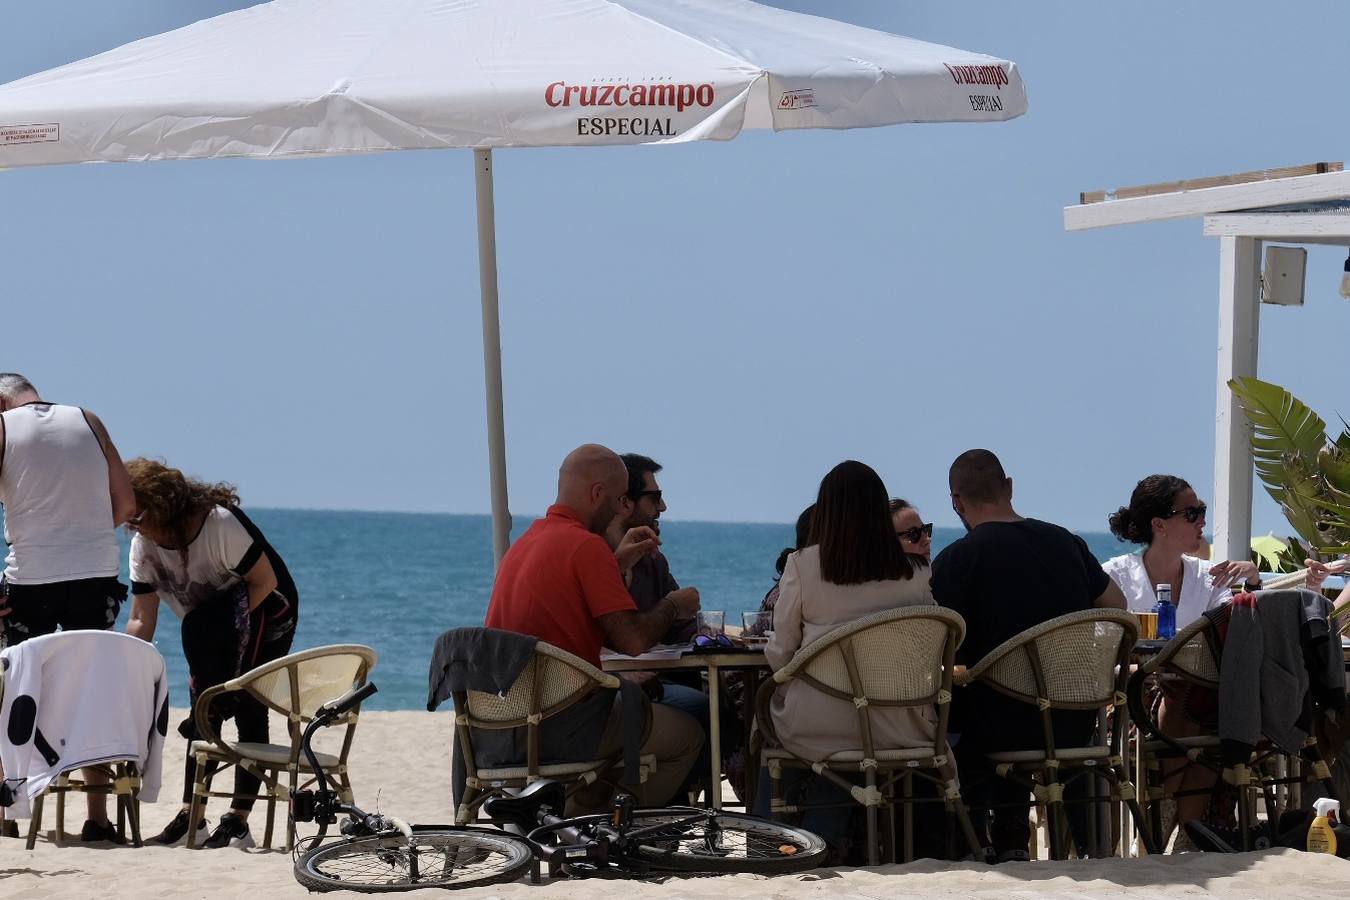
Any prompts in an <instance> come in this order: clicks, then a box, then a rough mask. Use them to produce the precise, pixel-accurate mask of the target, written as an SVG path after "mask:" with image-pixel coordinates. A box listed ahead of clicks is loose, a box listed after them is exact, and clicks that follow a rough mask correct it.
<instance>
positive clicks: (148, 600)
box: [127, 591, 159, 642]
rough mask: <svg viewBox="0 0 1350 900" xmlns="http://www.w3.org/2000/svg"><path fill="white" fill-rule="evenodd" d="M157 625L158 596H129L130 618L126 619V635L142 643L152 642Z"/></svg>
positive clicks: (154, 594) (153, 594)
mask: <svg viewBox="0 0 1350 900" xmlns="http://www.w3.org/2000/svg"><path fill="white" fill-rule="evenodd" d="M158 623H159V594H156V593H155V592H154V591H151V592H150V593H148V594H132V595H131V616H130V617H129V618H128V619H127V634H129V635H131V636H132V637H138V638H140V639H141V640H143V641H148V642H153V641H154V639H155V626H156V625H157V624H158Z"/></svg>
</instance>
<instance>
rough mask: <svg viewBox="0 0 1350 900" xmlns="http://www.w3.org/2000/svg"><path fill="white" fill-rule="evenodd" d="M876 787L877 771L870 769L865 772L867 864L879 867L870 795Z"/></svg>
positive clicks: (875, 827) (879, 859)
mask: <svg viewBox="0 0 1350 900" xmlns="http://www.w3.org/2000/svg"><path fill="white" fill-rule="evenodd" d="M876 787H877V770H876V769H874V768H870V769H868V770H867V793H868V795H869V799H868V802H867V807H866V809H867V864H868V865H869V866H879V865H881V858H880V856H881V854H880V853H879V852H878V850H877V805H876V803H874V802H872V800H871V795H872V793H873V792H874V791H875V790H876Z"/></svg>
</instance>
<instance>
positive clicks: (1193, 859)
mask: <svg viewBox="0 0 1350 900" xmlns="http://www.w3.org/2000/svg"><path fill="white" fill-rule="evenodd" d="M181 718H182V714H181V711H179V712H177V713H176V717H175V718H174V719H173V721H174V722H177V721H178V720H179V719H181ZM450 734H451V725H450V717H449V716H448V715H447V714H444V713H436V714H432V713H420V712H393V713H390V712H369V713H365V714H364V715H363V716H362V718H361V724H360V727H359V728H358V732H357V738H356V744H355V747H354V749H353V765H352V779H353V784H354V786H355V788H356V794H357V797H356V799H357V802H358V803H364V804H367V805H369V806H374V805H375V803H376V797H377V795H378V802H379V806H380V807H381V808H383V809H385V810H387V811H389V812H392V813H396V814H398V815H400V816H402V817H404V818H407V819H408V820H409V821H413V822H420V823H445V822H448V821H450V820H451V818H452V816H451V813H450V776H449V772H450V752H449V746H450V744H449V741H450ZM182 753H183V742H182V741H172V742H171V744H170V747H169V752H167V753H166V755H165V761H164V762H165V774H166V780H165V785H164V789H163V792H162V796H161V799H160V801H159V802H158V803H153V804H150V803H147V804H143V805H142V807H141V808H142V815H143V821H144V829H143V830H144V833H145V834H146V835H149V834H154V833H155V832H157V831H158V830H159V829H160V828H161V827H163V825H164V824H165V823H166V822H167V821H168V820H169V819H170V818H172V816H173V813H174V811H175V810H176V809H177V803H176V798H177V797H178V796H179V791H180V789H181V784H180V782H179V779H180V778H181V777H182V775H181V771H182ZM213 802H214V804H215V805H213V806H212V807H211V809H210V814H211V818H212V820H213V821H214V819H215V818H216V817H218V816H219V815H220V813H221V812H223V811H224V801H213ZM74 804H75V805H74V806H73V807H72V808H71V809H70V810H69V811H68V816H67V819H68V821H69V822H73V823H74V825H75V827H76V828H77V829H78V827H79V823H80V822H82V821H83V809H82V804H83V798H80V797H76V798H74ZM51 809H52V807H51V806H50V805H49V810H51ZM262 811H263V808H262V807H259V810H258V812H256V813H255V814H254V821H253V833H254V836H255V837H256V838H258V839H261V836H262V825H261V821H262V820H261V813H262ZM281 816H284V813H281V814H279V818H281ZM53 817H54V811H49V812H48V813H47V816H46V818H45V822H44V824H45V825H46V826H47V827H51V824H52V822H53V821H54V818H53ZM21 824H22V825H24V826H26V825H27V822H23V823H21ZM283 828H284V820H283V821H280V822H279V825H278V832H279V833H283V832H282V829H283ZM301 833H302V834H305V833H312V826H308V827H307V828H305V829H302V832H301ZM291 865H292V861H291V857H290V855H289V854H287V853H285V852H281V851H276V850H274V851H271V852H267V851H263V850H260V849H255V850H245V851H241V850H235V849H230V850H214V851H188V850H186V849H184V848H182V847H173V848H166V847H143V848H141V849H139V850H138V849H134V848H132V847H109V846H107V845H103V846H90V847H85V846H81V845H79V843H78V842H76V843H73V844H67V845H66V846H64V847H56V846H52V845H51V844H49V843H47V842H46V841H44V840H39V842H38V846H37V848H36V849H35V850H33V851H32V852H29V851H27V850H25V849H23V843H22V841H16V840H9V839H5V840H0V896H3V897H4V898H5V900H29V898H33V900H45V898H58V897H75V896H80V897H114V898H126V900H131V898H140V897H146V896H151V897H174V898H184V900H186V898H194V897H202V898H208V897H209V898H233V897H239V898H248V900H262V898H265V897H267V898H270V897H274V896H276V897H301V896H306V895H307V893H306V891H305V889H304V888H302V887H301V886H300V885H299V884H298V883H297V882H296V881H295V879H294V878H293V877H292V875H291ZM487 895H494V896H495V895H501V896H508V897H512V898H522V900H525V898H528V900H539V898H546V897H547V898H551V897H567V898H583V897H587V898H588V897H612V898H616V900H617V898H624V900H658V898H660V900H677V898H685V897H707V898H726V897H728V896H730V895H736V896H738V897H742V898H747V900H750V898H753V900H808V898H825V897H829V898H881V897H952V896H959V897H966V898H975V897H1008V896H1017V897H1044V896H1051V897H1166V898H1180V897H1192V896H1218V897H1251V898H1266V897H1307V898H1316V897H1350V862H1347V861H1345V860H1340V859H1336V858H1334V857H1326V856H1314V855H1312V854H1306V853H1299V852H1296V851H1293V850H1280V851H1267V852H1264V853H1252V854H1234V855H1222V854H1186V855H1182V856H1166V857H1155V858H1150V859H1130V860H1122V859H1114V860H1090V861H1082V862H1063V863H1050V862H1033V863H1022V864H1010V865H1002V866H996V867H990V866H983V865H980V866H976V865H974V864H956V863H939V862H919V863H913V864H911V865H907V866H885V867H882V868H879V869H841V870H821V871H818V872H814V873H809V874H806V875H798V876H791V877H783V878H774V879H768V878H761V877H757V876H751V875H737V876H723V877H719V878H696V879H684V880H681V879H673V878H672V879H665V880H660V881H641V882H638V881H629V880H622V881H598V880H596V881H582V882H571V883H569V882H553V883H549V882H547V881H546V882H545V883H544V884H543V885H539V886H532V885H530V884H528V883H518V884H512V885H502V886H497V887H491V888H483V889H478V890H473V891H466V892H462V893H460V894H458V895H457V896H463V897H466V898H469V897H481V896H487ZM423 896H438V895H436V894H431V895H423Z"/></svg>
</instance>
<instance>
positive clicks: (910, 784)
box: [891, 771, 914, 862]
mask: <svg viewBox="0 0 1350 900" xmlns="http://www.w3.org/2000/svg"><path fill="white" fill-rule="evenodd" d="M901 790H902V794H901V801H900V804H901V809H902V810H903V811H904V815H903V816H902V819H903V821H904V823H905V862H913V861H914V773H913V772H910V771H906V772H905V777H904V779H903V780H902V785H901ZM891 859H892V861H894V859H895V848H894V847H892V848H891Z"/></svg>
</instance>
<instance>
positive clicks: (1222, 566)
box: [1102, 475, 1261, 629]
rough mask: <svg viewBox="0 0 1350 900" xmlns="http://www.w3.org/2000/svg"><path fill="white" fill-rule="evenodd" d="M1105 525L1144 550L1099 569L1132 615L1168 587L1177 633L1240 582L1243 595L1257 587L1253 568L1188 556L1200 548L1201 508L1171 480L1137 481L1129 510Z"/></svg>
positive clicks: (1119, 512)
mask: <svg viewBox="0 0 1350 900" xmlns="http://www.w3.org/2000/svg"><path fill="white" fill-rule="evenodd" d="M1108 521H1109V523H1110V525H1111V533H1112V534H1114V535H1115V536H1116V537H1117V538H1119V539H1120V540H1122V541H1129V542H1131V543H1135V544H1143V545H1144V552H1143V553H1142V554H1139V553H1127V554H1125V555H1124V556H1117V557H1115V558H1113V559H1109V560H1107V561H1106V562H1105V563H1103V564H1102V568H1103V569H1105V570H1106V574H1107V575H1110V576H1111V580H1112V581H1114V582H1115V583H1116V585H1117V586H1118V587H1119V588H1120V590H1121V591H1122V592H1123V593H1124V594H1125V601H1126V603H1127V604H1128V606H1129V608H1130V609H1131V610H1132V611H1134V612H1149V611H1150V610H1152V609H1153V607H1154V606H1156V605H1157V603H1158V596H1157V593H1156V591H1155V590H1154V588H1155V586H1156V585H1159V584H1169V585H1171V586H1172V602H1173V603H1175V604H1176V607H1177V628H1178V629H1181V628H1184V627H1185V626H1187V625H1189V624H1190V623H1192V622H1194V621H1195V620H1196V619H1198V618H1200V615H1201V613H1203V612H1204V611H1205V610H1207V609H1212V608H1213V607H1215V606H1218V605H1220V604H1222V603H1226V602H1228V601H1229V600H1231V599H1232V597H1233V592H1232V589H1231V588H1232V585H1233V584H1234V583H1237V582H1241V583H1242V586H1243V587H1245V588H1246V589H1248V590H1257V589H1258V588H1260V587H1261V582H1260V575H1259V573H1258V571H1257V568H1256V565H1255V564H1254V563H1251V562H1248V561H1247V560H1231V559H1230V560H1228V561H1227V562H1221V563H1218V564H1217V565H1211V564H1210V562H1209V561H1208V560H1205V559H1200V558H1199V557H1197V556H1195V555H1192V554H1195V553H1197V552H1198V551H1200V550H1201V548H1202V547H1203V546H1204V541H1205V504H1204V503H1201V502H1200V498H1199V497H1197V496H1196V494H1195V491H1194V489H1192V488H1191V486H1190V485H1189V484H1187V483H1186V481H1185V480H1184V479H1181V478H1178V477H1176V476H1175V475H1150V476H1148V477H1147V478H1145V479H1144V480H1142V481H1140V482H1139V483H1138V484H1137V485H1135V487H1134V493H1132V494H1131V495H1130V505H1129V506H1122V507H1121V508H1120V509H1118V510H1116V511H1115V512H1114V513H1112V514H1111V517H1110V519H1109V520H1108Z"/></svg>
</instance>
